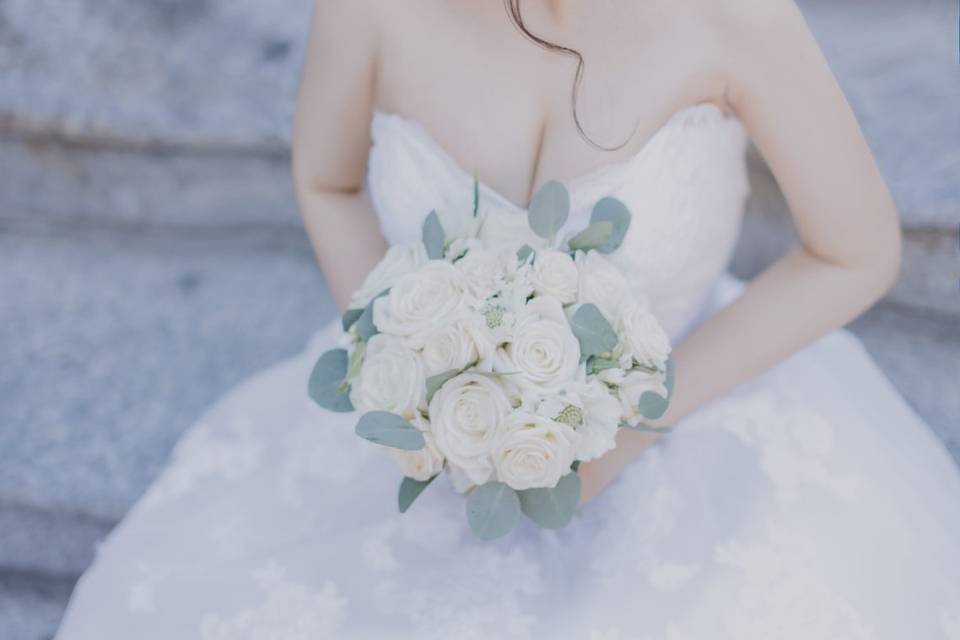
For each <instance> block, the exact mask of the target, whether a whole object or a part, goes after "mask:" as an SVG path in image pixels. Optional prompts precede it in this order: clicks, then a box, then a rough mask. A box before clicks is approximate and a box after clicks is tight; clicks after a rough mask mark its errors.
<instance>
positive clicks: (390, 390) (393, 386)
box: [350, 333, 426, 420]
mask: <svg viewBox="0 0 960 640" xmlns="http://www.w3.org/2000/svg"><path fill="white" fill-rule="evenodd" d="M425 396H426V384H425V375H424V368H423V361H422V360H421V358H420V355H419V354H417V353H416V352H415V351H413V350H411V349H410V348H409V347H407V346H406V345H405V344H404V342H403V340H401V339H400V338H397V337H395V336H390V335H386V334H383V333H378V334H377V335H375V336H373V337H372V338H370V341H369V342H368V343H367V350H366V353H365V354H364V358H363V366H362V367H361V368H360V374H359V375H358V376H357V377H356V379H355V380H354V381H353V383H352V384H351V389H350V401H351V402H352V403H353V406H354V407H356V408H357V409H358V410H360V411H389V412H391V413H395V414H397V415H400V416H403V417H404V418H405V419H407V420H411V419H413V418H414V417H415V415H416V411H417V407H418V406H419V405H420V403H421V402H423V401H424V398H425Z"/></svg>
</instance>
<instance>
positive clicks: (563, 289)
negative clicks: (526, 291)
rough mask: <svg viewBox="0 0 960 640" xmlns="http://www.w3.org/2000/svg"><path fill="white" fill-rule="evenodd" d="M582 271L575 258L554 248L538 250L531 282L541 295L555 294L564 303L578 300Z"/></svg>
mask: <svg viewBox="0 0 960 640" xmlns="http://www.w3.org/2000/svg"><path fill="white" fill-rule="evenodd" d="M579 280H580V273H579V271H578V269H577V265H576V263H574V261H573V258H571V257H570V256H569V255H568V254H566V253H564V252H562V251H554V250H552V249H548V250H543V251H538V252H537V255H536V258H535V259H534V262H533V268H532V269H531V270H530V282H531V284H532V285H533V289H534V291H536V293H537V294H538V295H541V296H553V297H554V298H556V299H558V300H559V301H560V302H561V303H562V304H565V305H567V304H573V303H574V302H576V301H577V287H578V284H579Z"/></svg>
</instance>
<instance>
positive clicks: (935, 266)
mask: <svg viewBox="0 0 960 640" xmlns="http://www.w3.org/2000/svg"><path fill="white" fill-rule="evenodd" d="M958 104H960V103H958ZM750 167H751V172H750V185H751V189H752V195H751V198H750V201H749V202H748V204H747V212H746V216H745V219H744V225H743V233H742V236H741V238H740V242H739V245H738V247H737V251H736V254H735V256H734V261H733V270H734V272H735V273H736V274H737V275H738V276H740V277H742V278H750V277H753V276H754V275H756V274H757V273H759V272H760V271H761V270H762V269H763V268H764V267H766V266H767V265H769V264H770V263H771V262H773V261H774V260H776V259H777V258H778V257H780V256H781V255H783V254H784V252H786V251H787V250H788V249H789V248H790V247H792V246H794V245H795V244H796V242H797V235H796V233H795V231H794V228H793V224H792V222H791V220H790V214H789V210H788V208H787V204H786V202H785V201H784V199H783V196H782V194H781V193H780V190H779V188H778V187H777V184H776V181H775V180H774V178H773V176H772V175H771V174H770V172H769V170H767V169H766V167H765V166H763V165H762V164H761V163H760V162H759V160H758V159H757V158H756V156H755V155H751V158H750ZM958 175H960V174H958ZM956 212H957V214H956V217H957V218H958V220H960V202H958V203H957V209H956ZM901 213H903V212H901ZM958 224H960V223H958ZM958 230H960V229H958V227H957V226H953V227H949V228H939V227H929V228H925V227H920V228H912V227H909V226H907V227H906V228H905V229H904V239H903V240H904V242H903V267H902V269H901V273H900V278H899V280H898V282H897V285H896V286H895V287H894V289H893V290H892V291H891V292H890V293H889V294H888V297H887V299H888V300H889V301H891V302H894V303H896V304H899V305H903V306H908V307H913V308H916V309H917V310H920V311H923V310H928V311H933V312H936V313H945V314H953V315H955V316H958V322H960V247H958V243H960V238H958ZM957 339H958V340H960V336H958V338H957Z"/></svg>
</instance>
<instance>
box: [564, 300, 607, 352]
mask: <svg viewBox="0 0 960 640" xmlns="http://www.w3.org/2000/svg"><path fill="white" fill-rule="evenodd" d="M570 328H571V329H572V330H573V335H575V336H576V337H577V340H579V341H580V356H581V357H583V358H588V357H590V356H596V355H601V354H604V353H609V352H610V351H613V348H614V347H615V346H617V334H616V332H615V331H614V330H613V327H611V326H610V323H609V322H607V319H606V318H604V317H603V314H602V313H600V309H598V308H597V306H596V305H593V304H584V305H581V306H580V308H578V309H577V310H576V311H575V312H574V314H573V317H571V318H570Z"/></svg>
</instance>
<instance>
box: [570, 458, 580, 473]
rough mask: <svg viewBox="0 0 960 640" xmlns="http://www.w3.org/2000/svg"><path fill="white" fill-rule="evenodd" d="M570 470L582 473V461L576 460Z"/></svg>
mask: <svg viewBox="0 0 960 640" xmlns="http://www.w3.org/2000/svg"><path fill="white" fill-rule="evenodd" d="M570 468H571V469H573V470H574V471H580V461H579V460H574V461H573V464H571V465H570Z"/></svg>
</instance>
